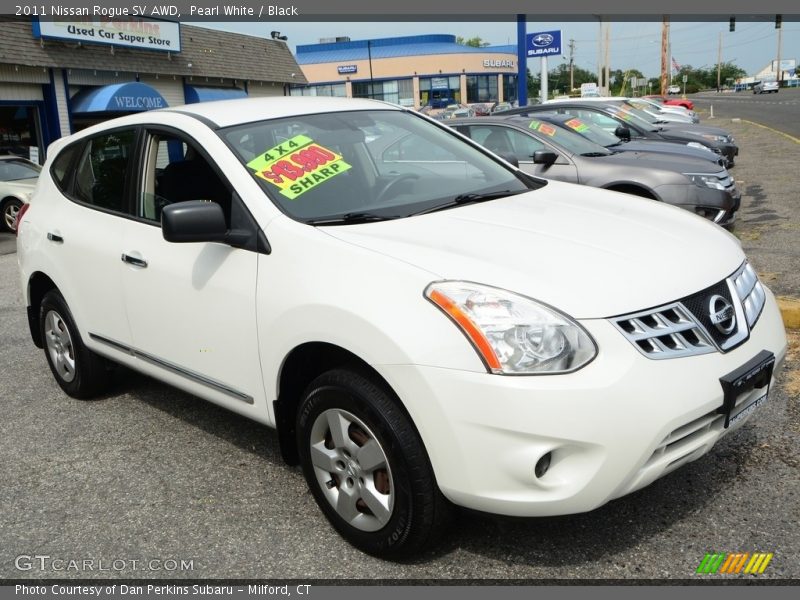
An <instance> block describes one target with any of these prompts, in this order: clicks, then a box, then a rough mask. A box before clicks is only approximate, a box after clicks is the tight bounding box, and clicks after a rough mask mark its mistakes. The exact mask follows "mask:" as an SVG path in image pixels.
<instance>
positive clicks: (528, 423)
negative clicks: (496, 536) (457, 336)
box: [377, 292, 786, 516]
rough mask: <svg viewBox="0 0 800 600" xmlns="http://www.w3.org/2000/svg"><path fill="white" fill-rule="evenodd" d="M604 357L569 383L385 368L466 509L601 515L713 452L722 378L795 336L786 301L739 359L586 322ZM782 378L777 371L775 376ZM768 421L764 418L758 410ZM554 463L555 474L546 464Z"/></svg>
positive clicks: (451, 493) (770, 311) (444, 482)
mask: <svg viewBox="0 0 800 600" xmlns="http://www.w3.org/2000/svg"><path fill="white" fill-rule="evenodd" d="M582 324H583V325H584V327H586V328H587V330H588V331H589V332H590V333H591V335H592V336H593V337H594V338H595V340H596V342H597V344H598V347H599V349H600V350H599V353H598V356H597V357H596V358H595V360H594V361H593V362H592V363H590V364H589V365H587V366H586V367H584V368H583V369H581V370H579V371H577V372H575V373H571V374H566V375H552V376H516V377H515V376H500V375H491V374H487V373H476V372H466V371H459V370H453V369H441V368H436V367H423V366H414V365H382V366H378V367H377V368H378V370H379V371H380V372H381V374H382V375H383V376H384V377H385V378H386V379H387V381H388V382H389V384H390V385H392V386H393V388H394V389H395V390H396V391H397V393H398V394H399V396H400V398H401V399H402V400H403V402H404V403H405V405H406V407H407V408H408V410H409V413H410V414H411V417H412V419H413V420H414V422H415V424H416V425H417V427H418V429H419V432H420V435H421V436H422V439H423V441H424V442H425V446H426V448H427V450H428V453H429V456H430V459H431V463H432V465H433V468H434V472H435V474H436V478H437V482H438V484H439V487H440V489H441V490H442V492H443V493H444V495H445V496H446V497H447V498H449V499H450V500H451V501H452V502H454V503H455V504H458V505H461V506H465V507H468V508H472V509H476V510H481V511H485V512H490V513H496V514H505V515H516V516H547V515H560V514H571V513H578V512H585V511H589V510H592V509H594V508H597V507H599V506H601V505H602V504H605V503H606V502H608V501H609V500H611V499H613V498H617V497H619V496H622V495H625V494H628V493H630V492H633V491H634V490H637V489H640V488H642V487H644V486H646V485H648V484H649V483H651V482H653V481H655V480H656V479H658V478H659V477H662V476H663V475H665V474H667V473H669V472H670V471H672V470H674V469H676V468H678V467H680V466H681V465H683V464H685V463H687V462H690V461H692V460H695V459H697V458H699V457H700V456H702V455H703V454H705V453H706V452H708V451H709V450H710V449H711V447H712V446H713V445H714V444H715V443H716V442H717V441H718V440H719V439H720V438H721V437H722V436H723V435H725V434H727V433H730V432H731V431H733V430H734V429H735V428H737V427H739V426H741V423H743V422H744V421H745V420H747V418H749V416H748V417H746V418H744V419H741V420H740V421H739V422H738V423H737V424H736V426H735V427H733V426H732V427H730V428H728V429H723V418H722V415H718V414H717V413H716V411H717V409H718V408H719V407H720V406H721V405H722V402H723V391H722V387H721V385H720V382H719V378H720V377H721V376H723V375H725V374H728V373H730V372H731V371H733V370H735V369H736V368H738V367H740V366H741V365H743V364H745V363H746V362H747V361H748V360H750V359H751V358H753V356H755V355H756V354H758V353H759V351H761V350H762V349H766V350H769V351H771V352H773V353H774V354H775V356H776V358H777V362H778V364H780V362H781V361H782V360H783V358H784V356H785V352H786V337H785V333H784V329H783V323H782V321H781V317H780V313H779V312H778V309H777V306H776V303H775V300H774V298H773V296H772V294H771V293H769V292H767V304H766V306H765V308H764V311H763V313H762V315H761V317H760V319H759V321H758V323H757V324H756V326H755V327H754V328H753V330H752V332H751V336H750V338H749V340H748V341H747V342H745V343H743V344H742V345H740V346H739V347H737V348H736V349H734V350H732V351H730V352H728V353H726V354H722V353H719V352H715V353H711V354H705V355H702V356H694V357H687V358H678V359H671V360H660V361H658V360H650V359H648V358H646V357H644V356H642V355H641V354H640V353H639V352H637V351H636V349H635V348H634V347H633V346H632V345H631V344H630V343H629V342H628V341H627V340H626V339H625V338H624V337H623V336H622V335H621V334H620V332H619V331H617V330H616V329H615V328H614V327H613V326H612V325H611V323H610V322H608V321H606V320H591V321H582ZM777 372H778V367H776V370H775V373H777ZM747 401H749V399H748V398H744V399H742V405H744V403H746V402H747ZM756 412H757V411H756ZM547 453H550V454H551V462H550V467H549V470H548V471H547V472H546V473H545V474H544V475H542V476H541V477H537V476H536V475H535V465H536V464H537V462H538V461H539V460H540V459H541V458H542V457H543V456H544V455H545V454H547Z"/></svg>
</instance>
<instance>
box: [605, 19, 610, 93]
mask: <svg viewBox="0 0 800 600" xmlns="http://www.w3.org/2000/svg"><path fill="white" fill-rule="evenodd" d="M610 38H611V21H606V58H605V63H606V96H610V95H611V81H610V77H609V76H610V72H609V71H610V70H611V66H610V62H611V61H610V60H609V59H608V53H609V49H610V48H611V39H610Z"/></svg>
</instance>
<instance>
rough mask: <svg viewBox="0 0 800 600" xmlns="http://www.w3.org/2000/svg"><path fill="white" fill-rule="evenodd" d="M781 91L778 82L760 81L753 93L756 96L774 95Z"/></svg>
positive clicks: (754, 87)
mask: <svg viewBox="0 0 800 600" xmlns="http://www.w3.org/2000/svg"><path fill="white" fill-rule="evenodd" d="M779 89H780V87H779V85H778V82H777V81H774V80H772V81H759V82H758V83H757V84H755V85H754V86H753V93H754V94H772V93H773V92H774V93H776V94H777V93H778V90H779Z"/></svg>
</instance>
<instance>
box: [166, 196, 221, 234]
mask: <svg viewBox="0 0 800 600" xmlns="http://www.w3.org/2000/svg"><path fill="white" fill-rule="evenodd" d="M161 233H162V235H163V236H164V239H165V240H167V241H168V242H174V243H182V242H224V241H225V240H226V237H227V234H228V226H227V225H226V224H225V215H224V214H223V212H222V207H221V206H220V205H219V204H217V203H216V202H208V201H206V200H190V201H188V202H178V203H176V204H169V205H167V206H165V207H164V209H163V210H162V211H161Z"/></svg>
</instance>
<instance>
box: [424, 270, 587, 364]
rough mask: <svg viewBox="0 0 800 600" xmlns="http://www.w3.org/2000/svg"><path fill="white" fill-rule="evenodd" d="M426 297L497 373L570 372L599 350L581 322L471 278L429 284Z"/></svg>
mask: <svg viewBox="0 0 800 600" xmlns="http://www.w3.org/2000/svg"><path fill="white" fill-rule="evenodd" d="M425 297H426V298H428V299H429V300H430V301H431V302H433V303H434V304H435V305H436V306H437V307H439V308H440V309H441V310H442V312H444V313H445V314H446V315H447V316H448V317H450V319H452V320H453V322H454V323H455V324H456V325H458V326H459V327H460V328H461V331H462V332H463V333H464V335H466V336H467V338H468V339H469V340H470V342H472V344H473V346H475V349H476V350H477V351H478V354H479V355H480V356H481V358H482V359H483V362H484V363H485V364H486V366H487V368H488V369H490V370H491V371H492V372H493V373H504V374H507V375H533V374H552V373H568V372H571V371H576V370H578V369H580V368H581V367H583V366H585V365H586V364H588V363H589V362H590V361H591V360H592V359H593V358H594V357H595V356H596V355H597V347H596V346H595V344H594V341H593V340H592V338H591V337H590V336H589V334H588V333H587V332H586V331H585V330H584V329H583V327H581V326H580V325H579V324H578V323H576V322H575V321H574V320H572V319H571V318H570V317H568V316H566V315H564V314H562V313H560V312H558V311H556V310H555V309H553V308H550V307H549V306H545V305H543V304H541V303H539V302H536V301H535V300H531V299H530V298H526V297H525V296H520V295H519V294H515V293H513V292H509V291H506V290H502V289H499V288H495V287H491V286H488V285H481V284H478V283H471V282H468V281H440V282H434V283H431V284H430V285H429V286H428V287H427V288H426V290H425Z"/></svg>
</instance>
